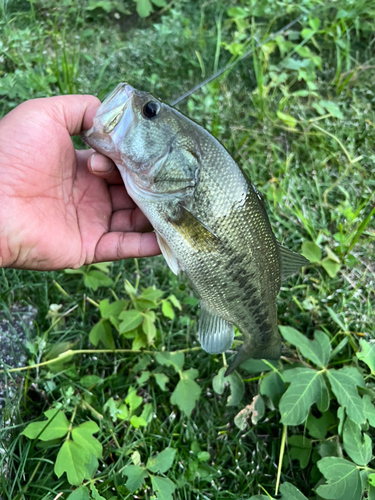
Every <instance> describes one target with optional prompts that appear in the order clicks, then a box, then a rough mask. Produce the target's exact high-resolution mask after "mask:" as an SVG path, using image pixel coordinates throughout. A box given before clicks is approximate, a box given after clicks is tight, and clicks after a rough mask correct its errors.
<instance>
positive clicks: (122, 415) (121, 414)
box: [115, 404, 130, 420]
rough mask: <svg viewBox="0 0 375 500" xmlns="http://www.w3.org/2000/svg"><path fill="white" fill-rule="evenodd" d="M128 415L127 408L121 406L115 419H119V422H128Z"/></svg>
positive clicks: (123, 405) (124, 405)
mask: <svg viewBox="0 0 375 500" xmlns="http://www.w3.org/2000/svg"><path fill="white" fill-rule="evenodd" d="M129 415H130V413H129V408H128V407H127V406H126V404H122V405H120V406H119V407H118V408H117V412H116V413H115V419H116V418H119V419H120V420H128V418H129Z"/></svg>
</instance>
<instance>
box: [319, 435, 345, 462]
mask: <svg viewBox="0 0 375 500" xmlns="http://www.w3.org/2000/svg"><path fill="white" fill-rule="evenodd" d="M317 449H318V453H319V455H320V456H321V457H322V458H325V457H342V448H341V445H340V442H339V439H332V440H328V441H323V442H322V443H320V444H319V445H318V447H317Z"/></svg>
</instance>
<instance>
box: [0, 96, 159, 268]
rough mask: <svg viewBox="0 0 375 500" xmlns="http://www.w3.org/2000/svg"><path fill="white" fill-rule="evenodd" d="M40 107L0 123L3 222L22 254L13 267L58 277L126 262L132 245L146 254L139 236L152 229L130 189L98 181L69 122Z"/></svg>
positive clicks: (31, 103) (25, 107)
mask: <svg viewBox="0 0 375 500" xmlns="http://www.w3.org/2000/svg"><path fill="white" fill-rule="evenodd" d="M60 99H61V98H60ZM46 101H48V99H47V100H40V101H39V103H41V104H44V103H46ZM35 102H36V101H29V102H28V103H25V104H24V105H22V106H20V107H18V108H16V109H15V110H14V111H13V112H12V113H10V114H9V115H7V116H6V117H5V118H4V119H3V120H2V121H1V122H0V131H1V133H0V151H1V152H0V176H1V185H0V194H1V197H2V200H1V216H0V218H1V219H3V220H4V221H6V224H5V228H6V229H7V228H8V230H7V231H5V236H6V237H7V244H8V246H9V247H10V248H16V249H17V252H16V253H14V255H13V256H12V262H11V263H10V265H12V266H14V267H23V268H32V269H59V268H66V267H79V266H81V265H82V264H85V263H86V264H88V263H92V262H95V261H100V260H110V259H116V258H121V257H122V258H124V257H125V256H127V255H126V252H125V255H124V248H123V246H124V242H125V240H126V239H127V241H126V243H127V244H128V246H129V248H128V250H129V255H135V256H136V255H142V254H147V250H146V251H145V249H144V248H142V246H141V245H142V244H143V245H144V244H145V243H146V244H147V243H150V242H151V240H149V241H145V238H143V243H142V237H141V236H142V235H139V234H138V235H137V236H138V238H134V233H133V232H134V231H143V230H145V229H147V225H148V223H147V221H146V219H145V218H144V216H143V215H142V214H141V212H140V211H139V209H137V208H136V207H135V205H134V203H133V202H132V201H131V200H130V198H129V196H128V195H127V193H126V191H125V188H124V186H123V184H120V183H118V184H113V185H108V184H107V182H106V181H105V180H104V179H102V178H99V177H96V176H94V175H92V174H91V173H90V172H89V171H88V169H87V165H86V164H87V158H88V156H89V155H90V152H89V151H75V149H74V146H73V144H72V141H71V138H70V135H69V132H68V130H67V126H66V123H65V122H64V120H60V119H59V118H57V117H56V116H54V113H53V112H51V111H50V109H47V108H46V109H45V110H44V109H43V107H42V109H41V107H40V106H39V107H37V106H35ZM17 113H18V116H14V115H15V114H17ZM12 114H13V115H12ZM10 118H11V119H10ZM66 119H67V120H69V117H67V118H66ZM14 139H15V140H16V145H15V142H14ZM91 153H92V152H91ZM119 232H120V234H119ZM129 232H130V233H129ZM132 236H133V237H132ZM143 236H146V240H147V237H148V238H150V236H151V235H143ZM2 237H3V239H4V235H2ZM146 246H147V245H146ZM151 247H152V248H151ZM151 247H150V248H149V249H148V252H149V254H154V253H156V251H155V244H154V243H152V244H151Z"/></svg>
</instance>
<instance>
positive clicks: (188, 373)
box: [181, 368, 199, 380]
mask: <svg viewBox="0 0 375 500" xmlns="http://www.w3.org/2000/svg"><path fill="white" fill-rule="evenodd" d="M198 375H199V372H198V370H196V369H195V368H189V369H188V370H184V371H183V372H181V378H182V379H183V378H188V379H189V380H195V379H196V378H197V377H198Z"/></svg>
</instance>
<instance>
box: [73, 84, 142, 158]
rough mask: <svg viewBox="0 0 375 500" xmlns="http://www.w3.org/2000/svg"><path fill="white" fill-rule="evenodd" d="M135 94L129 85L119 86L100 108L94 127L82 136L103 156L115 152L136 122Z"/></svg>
mask: <svg viewBox="0 0 375 500" xmlns="http://www.w3.org/2000/svg"><path fill="white" fill-rule="evenodd" d="M133 94H134V88H133V87H132V86H131V85H129V84H128V83H120V84H119V85H117V87H116V88H115V89H114V91H113V92H112V93H111V94H110V95H109V96H108V97H107V98H106V99H105V100H104V101H103V102H102V104H101V105H100V107H99V108H98V111H97V112H96V115H95V117H94V121H93V126H92V127H91V128H90V129H89V130H85V131H84V132H83V133H82V134H81V137H82V140H83V141H84V142H85V143H86V144H88V145H89V146H91V147H93V148H94V149H96V150H97V151H99V152H101V153H103V154H106V153H108V152H110V151H112V152H113V150H114V147H116V146H117V144H118V143H119V142H120V141H121V140H122V139H123V138H124V137H125V135H126V134H127V132H128V130H129V128H130V126H131V124H132V123H133V121H134V113H133V110H132V105H131V103H132V97H133Z"/></svg>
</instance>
